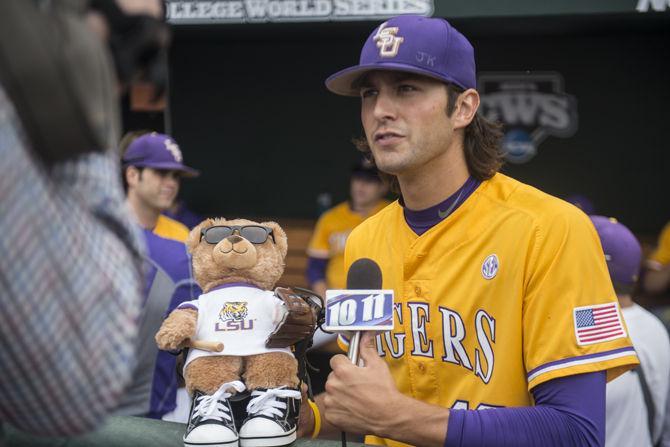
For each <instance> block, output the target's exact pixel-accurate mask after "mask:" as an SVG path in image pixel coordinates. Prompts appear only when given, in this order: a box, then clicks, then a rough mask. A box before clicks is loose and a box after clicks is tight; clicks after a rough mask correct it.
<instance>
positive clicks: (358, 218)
mask: <svg viewBox="0 0 670 447" xmlns="http://www.w3.org/2000/svg"><path fill="white" fill-rule="evenodd" d="M388 204H389V202H387V201H386V200H382V201H380V203H379V204H378V205H377V206H376V207H375V209H374V210H373V211H372V212H371V213H370V215H373V214H375V213H377V212H378V211H379V210H381V209H382V208H384V207H385V206H387V205H388ZM366 218H367V217H364V216H362V215H360V214H359V213H356V212H354V211H352V210H351V206H350V205H349V202H343V203H340V204H339V205H337V206H335V207H333V208H331V209H330V210H328V211H326V212H325V213H324V214H323V216H321V218H320V219H319V221H318V222H317V224H316V229H315V230H314V235H313V236H312V239H311V241H310V243H309V247H308V248H307V254H308V255H309V256H311V257H313V258H318V259H328V266H327V267H326V283H327V284H328V288H331V289H342V288H344V287H345V286H346V282H347V279H346V274H345V270H344V246H345V244H346V242H347V237H348V236H349V233H351V230H353V229H354V228H356V226H357V225H359V224H360V223H361V222H363V221H364V220H365V219H366Z"/></svg>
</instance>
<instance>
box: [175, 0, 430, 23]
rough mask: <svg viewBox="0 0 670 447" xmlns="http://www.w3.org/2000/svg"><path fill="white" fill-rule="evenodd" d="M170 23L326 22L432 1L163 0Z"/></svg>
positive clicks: (419, 9)
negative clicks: (164, 0)
mask: <svg viewBox="0 0 670 447" xmlns="http://www.w3.org/2000/svg"><path fill="white" fill-rule="evenodd" d="M166 6H167V16H168V21H169V22H170V23H174V24H196V23H198V24H203V23H255V22H328V21H338V20H342V21H344V20H367V19H374V20H376V19H382V18H388V17H392V16H395V15H398V14H419V15H424V16H430V15H432V14H433V10H434V3H433V0H218V1H216V0H214V1H205V0H167V1H166Z"/></svg>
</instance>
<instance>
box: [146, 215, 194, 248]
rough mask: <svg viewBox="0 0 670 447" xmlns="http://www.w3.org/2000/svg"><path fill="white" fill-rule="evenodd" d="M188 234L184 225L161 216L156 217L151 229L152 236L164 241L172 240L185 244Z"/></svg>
mask: <svg viewBox="0 0 670 447" xmlns="http://www.w3.org/2000/svg"><path fill="white" fill-rule="evenodd" d="M188 232H189V231H188V228H187V227H186V225H184V224H182V223H181V222H178V221H176V220H174V219H171V218H169V217H167V216H165V215H163V214H160V215H159V216H158V220H157V221H156V226H155V227H154V229H153V233H154V234H156V235H158V236H160V237H164V238H166V239H174V240H175V241H179V242H186V239H187V238H188Z"/></svg>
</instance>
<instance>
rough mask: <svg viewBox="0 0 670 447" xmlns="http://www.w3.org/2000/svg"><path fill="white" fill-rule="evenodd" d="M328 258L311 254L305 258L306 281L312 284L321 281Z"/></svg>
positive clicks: (324, 275) (324, 274)
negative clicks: (315, 256)
mask: <svg viewBox="0 0 670 447" xmlns="http://www.w3.org/2000/svg"><path fill="white" fill-rule="evenodd" d="M327 266H328V259H321V258H314V257H312V256H310V257H309V259H308V260H307V274H306V275H307V281H308V282H309V284H314V283H315V282H318V281H323V280H324V279H325V278H326V267H327Z"/></svg>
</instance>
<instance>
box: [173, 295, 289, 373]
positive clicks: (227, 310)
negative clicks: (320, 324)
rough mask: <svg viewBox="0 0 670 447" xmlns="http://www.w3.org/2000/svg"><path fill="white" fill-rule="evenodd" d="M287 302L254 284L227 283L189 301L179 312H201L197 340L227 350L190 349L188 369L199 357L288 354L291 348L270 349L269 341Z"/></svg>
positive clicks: (186, 363) (195, 338) (180, 306)
mask: <svg viewBox="0 0 670 447" xmlns="http://www.w3.org/2000/svg"><path fill="white" fill-rule="evenodd" d="M282 304H283V302H282V301H281V300H280V299H279V298H277V297H276V296H275V294H274V293H273V292H270V291H267V290H262V289H259V288H257V287H255V286H253V285H251V284H244V283H234V284H226V285H223V286H220V287H217V288H215V289H213V290H210V291H209V292H207V293H203V294H202V295H200V297H198V299H197V300H193V301H185V302H183V303H181V304H180V305H179V306H178V307H177V309H195V310H197V311H198V323H197V326H196V333H195V336H194V337H193V339H194V340H206V341H218V342H222V343H223V351H221V352H210V351H203V350H200V349H193V348H191V349H189V352H188V356H187V357H186V362H185V363H184V370H185V369H186V366H187V365H188V364H189V363H191V362H192V361H193V360H195V359H197V358H199V357H205V356H213V355H237V356H248V355H255V354H263V353H266V352H285V353H287V354H289V355H291V356H292V355H293V353H292V352H291V350H290V349H289V348H266V347H265V341H266V340H267V338H268V336H269V335H270V334H271V333H272V331H273V330H274V329H275V326H276V324H277V322H278V321H277V320H276V318H277V314H278V312H277V309H278V307H279V306H281V305H282Z"/></svg>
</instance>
